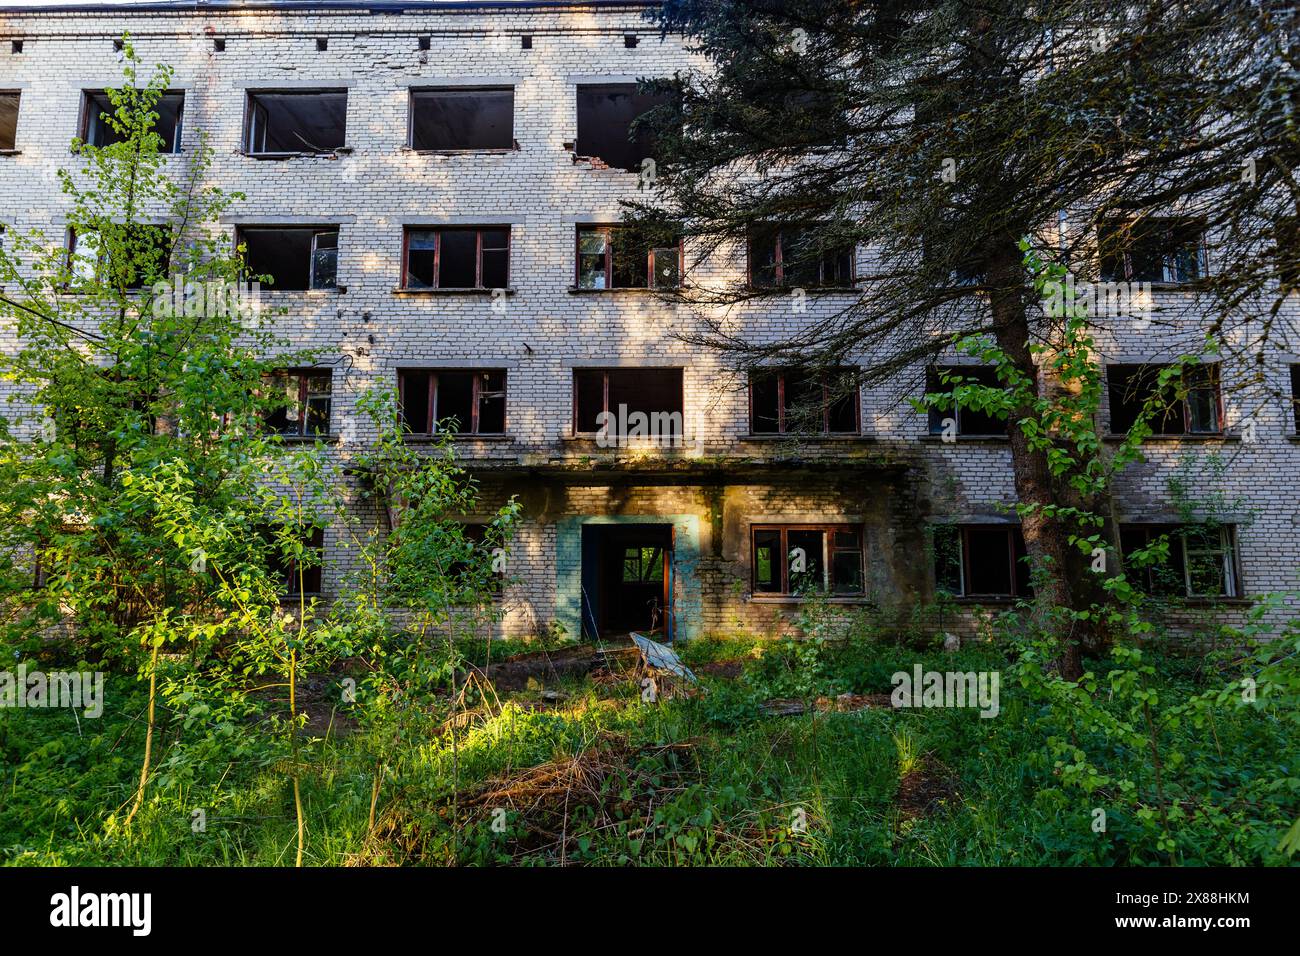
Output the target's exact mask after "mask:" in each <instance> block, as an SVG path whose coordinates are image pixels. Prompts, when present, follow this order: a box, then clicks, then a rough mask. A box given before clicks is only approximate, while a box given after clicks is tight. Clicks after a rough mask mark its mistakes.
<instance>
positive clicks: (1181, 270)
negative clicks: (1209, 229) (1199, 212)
mask: <svg viewBox="0 0 1300 956" xmlns="http://www.w3.org/2000/svg"><path fill="white" fill-rule="evenodd" d="M1204 232H1205V226H1204V224H1203V223H1201V222H1200V221H1199V220H1196V219H1186V218H1149V219H1143V220H1141V221H1138V222H1118V221H1109V222H1103V223H1101V224H1100V225H1098V227H1097V242H1098V247H1099V250H1100V254H1101V279H1102V281H1103V282H1150V283H1154V284H1158V285H1178V284H1181V283H1185V282H1194V281H1196V280H1197V279H1201V278H1204V276H1205V274H1206V261H1205V242H1204Z"/></svg>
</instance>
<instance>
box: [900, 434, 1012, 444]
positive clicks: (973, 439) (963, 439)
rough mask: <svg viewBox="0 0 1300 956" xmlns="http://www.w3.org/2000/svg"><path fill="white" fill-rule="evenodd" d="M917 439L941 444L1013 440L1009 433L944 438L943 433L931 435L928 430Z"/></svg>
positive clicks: (999, 442) (1003, 442)
mask: <svg viewBox="0 0 1300 956" xmlns="http://www.w3.org/2000/svg"><path fill="white" fill-rule="evenodd" d="M916 440H917V441H923V442H934V443H936V444H939V445H961V444H966V445H971V444H974V445H983V444H994V445H1005V444H1006V443H1007V442H1009V441H1010V440H1011V437H1010V436H1009V435H960V434H959V435H954V436H953V437H952V438H951V439H947V438H944V437H943V436H942V435H931V434H930V433H929V432H926V433H925V434H924V435H918V436H917V439H916Z"/></svg>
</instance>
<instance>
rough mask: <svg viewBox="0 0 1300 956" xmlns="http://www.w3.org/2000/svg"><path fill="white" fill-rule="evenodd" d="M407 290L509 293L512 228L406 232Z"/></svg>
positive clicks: (412, 228)
mask: <svg viewBox="0 0 1300 956" xmlns="http://www.w3.org/2000/svg"><path fill="white" fill-rule="evenodd" d="M403 259H404V261H405V263H406V265H405V267H404V268H403V270H402V277H403V278H402V288H404V289H505V288H507V287H508V286H509V284H510V227H509V226H490V227H487V228H482V229H478V228H472V227H471V228H465V227H456V228H454V229H453V228H447V229H424V228H414V227H411V228H408V229H407V230H406V240H405V248H404V249H403Z"/></svg>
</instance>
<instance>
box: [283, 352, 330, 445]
mask: <svg viewBox="0 0 1300 956" xmlns="http://www.w3.org/2000/svg"><path fill="white" fill-rule="evenodd" d="M276 376H284V377H287V378H290V379H294V378H296V379H297V381H298V399H297V414H298V418H297V421H296V423H294V422H291V424H297V425H298V428H297V430H296V431H284V430H279V429H274V432H275V434H277V435H279V436H280V437H281V438H286V439H291V440H292V439H296V438H304V439H309V440H310V439H320V438H327V437H329V436H330V435H332V434H333V431H332V430H331V429H332V426H333V424H334V423H333V415H334V369H333V368H329V367H326V368H322V367H320V366H295V367H293V368H284V369H277V370H276V371H275V372H274V373H273V376H272V377H276ZM313 378H315V379H324V380H325V381H327V382H328V383H329V391H328V392H326V393H324V394H325V395H326V397H327V404H326V409H327V410H326V414H325V430H324V431H320V432H308V431H307V430H306V429H307V421H308V418H309V409H310V402H311V398H312V394H311V391H310V386H309V382H310V380H311V379H313ZM320 394H322V393H319V392H318V393H317V397H319V396H320ZM267 427H268V428H270V425H269V423H268V424H267Z"/></svg>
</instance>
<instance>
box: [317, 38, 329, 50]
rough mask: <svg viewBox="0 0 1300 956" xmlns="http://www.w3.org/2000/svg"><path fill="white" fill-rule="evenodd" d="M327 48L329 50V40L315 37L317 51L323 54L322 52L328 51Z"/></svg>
mask: <svg viewBox="0 0 1300 956" xmlns="http://www.w3.org/2000/svg"><path fill="white" fill-rule="evenodd" d="M329 48H330V41H329V40H327V39H325V37H317V38H316V49H317V50H318V51H320V52H322V53H323V52H324V51H326V50H328V49H329Z"/></svg>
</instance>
